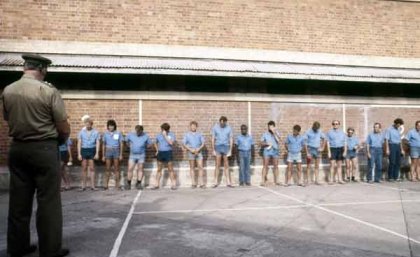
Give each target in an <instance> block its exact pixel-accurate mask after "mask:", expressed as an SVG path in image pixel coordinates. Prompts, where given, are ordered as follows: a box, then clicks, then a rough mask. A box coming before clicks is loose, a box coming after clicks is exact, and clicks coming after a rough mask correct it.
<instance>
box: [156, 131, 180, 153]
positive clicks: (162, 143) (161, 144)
mask: <svg viewBox="0 0 420 257" xmlns="http://www.w3.org/2000/svg"><path fill="white" fill-rule="evenodd" d="M168 137H169V139H170V140H172V141H173V142H175V140H176V138H175V134H174V133H173V132H170V131H169V133H168ZM156 143H157V144H158V151H162V152H163V151H172V145H170V144H169V143H168V142H167V141H166V139H165V137H164V136H163V135H162V133H159V134H158V135H157V136H156Z"/></svg>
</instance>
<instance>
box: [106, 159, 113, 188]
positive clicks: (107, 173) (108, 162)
mask: <svg viewBox="0 0 420 257" xmlns="http://www.w3.org/2000/svg"><path fill="white" fill-rule="evenodd" d="M111 161H112V160H111V159H106V160H105V174H104V175H105V176H104V188H105V190H106V189H108V184H109V177H110V176H111V164H112V163H111Z"/></svg>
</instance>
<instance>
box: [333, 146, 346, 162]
mask: <svg viewBox="0 0 420 257" xmlns="http://www.w3.org/2000/svg"><path fill="white" fill-rule="evenodd" d="M330 151H331V160H336V161H342V160H343V159H344V158H343V153H344V147H330Z"/></svg>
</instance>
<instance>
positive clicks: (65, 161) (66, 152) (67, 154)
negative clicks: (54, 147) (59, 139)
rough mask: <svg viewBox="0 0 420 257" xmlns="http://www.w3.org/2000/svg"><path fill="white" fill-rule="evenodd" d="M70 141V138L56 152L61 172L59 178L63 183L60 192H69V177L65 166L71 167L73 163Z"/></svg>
mask: <svg viewBox="0 0 420 257" xmlns="http://www.w3.org/2000/svg"><path fill="white" fill-rule="evenodd" d="M72 144H73V143H72V141H71V139H70V138H68V139H67V141H66V142H65V143H64V144H62V145H59V146H58V150H59V152H60V170H61V178H62V179H63V182H64V187H63V189H62V190H70V177H69V174H68V172H67V170H66V166H67V165H68V166H71V165H72V162H73V157H72V155H71V146H72Z"/></svg>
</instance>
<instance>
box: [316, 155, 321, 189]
mask: <svg viewBox="0 0 420 257" xmlns="http://www.w3.org/2000/svg"><path fill="white" fill-rule="evenodd" d="M320 162H321V158H316V159H315V169H314V174H315V184H316V185H319V163H320Z"/></svg>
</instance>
